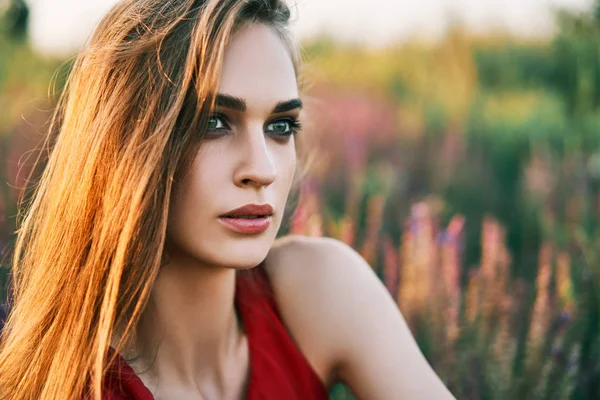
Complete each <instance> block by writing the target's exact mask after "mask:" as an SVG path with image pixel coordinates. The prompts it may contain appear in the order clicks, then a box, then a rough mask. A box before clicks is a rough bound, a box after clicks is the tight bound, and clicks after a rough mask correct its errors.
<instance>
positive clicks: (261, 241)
mask: <svg viewBox="0 0 600 400" xmlns="http://www.w3.org/2000/svg"><path fill="white" fill-rule="evenodd" d="M273 241H274V239H270V238H252V239H251V238H248V239H245V240H227V241H224V242H222V245H221V246H219V249H218V255H215V256H216V257H215V258H216V260H215V261H217V262H216V264H217V265H220V266H223V267H226V268H233V269H250V268H254V267H256V266H257V265H259V264H260V263H261V262H263V261H264V260H265V258H266V257H267V254H268V253H269V250H271V246H272V245H273Z"/></svg>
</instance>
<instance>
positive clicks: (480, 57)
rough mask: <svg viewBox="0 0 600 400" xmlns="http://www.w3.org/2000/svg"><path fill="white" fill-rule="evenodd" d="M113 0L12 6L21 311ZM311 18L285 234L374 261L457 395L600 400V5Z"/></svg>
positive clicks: (355, 8) (2, 88)
mask: <svg viewBox="0 0 600 400" xmlns="http://www.w3.org/2000/svg"><path fill="white" fill-rule="evenodd" d="M53 1H54V4H53ZM111 3H114V1H111V0H104V1H100V0H98V1H96V2H94V1H89V2H87V1H86V2H81V1H79V2H75V1H70V2H69V1H68V0H43V1H41V0H39V1H37V2H35V1H33V0H32V1H31V2H30V3H29V4H26V3H25V2H23V1H22V0H0V251H1V252H2V255H3V258H2V260H3V261H2V262H3V264H2V267H1V268H0V287H1V288H2V291H1V293H0V295H1V296H2V297H3V298H5V297H6V279H7V276H8V272H9V269H8V265H9V256H10V250H11V247H12V245H13V243H14V231H15V229H16V226H15V221H16V215H17V208H16V203H17V199H18V197H19V195H20V193H22V191H23V189H24V188H25V187H26V186H27V185H28V183H27V182H26V178H27V176H28V174H29V171H30V170H31V167H32V165H33V161H34V158H35V154H36V152H35V151H33V149H35V148H36V146H37V145H38V144H39V142H40V140H41V139H42V138H43V135H44V134H45V128H47V121H48V118H49V115H50V112H51V111H52V108H53V106H54V102H55V99H56V96H55V94H56V93H57V92H58V91H59V90H60V87H61V85H62V84H63V83H64V80H65V78H66V75H67V73H68V70H69V66H70V63H71V62H72V60H73V59H72V57H73V54H74V52H76V51H77V49H78V46H81V45H82V43H83V41H84V40H85V37H86V36H87V35H88V34H89V31H90V30H91V29H92V27H93V23H94V22H95V21H97V19H98V18H100V16H101V13H102V12H103V11H104V10H105V9H106V8H107V7H108V6H110V4H111ZM78 7H79V8H78ZM85 7H87V8H85ZM294 10H295V14H296V17H297V21H296V26H295V29H296V30H297V33H298V35H299V37H300V38H301V39H302V43H303V53H304V56H305V59H306V61H307V63H306V67H305V70H304V71H303V76H304V81H305V83H306V85H305V87H306V99H307V103H308V107H307V113H308V115H309V117H310V121H309V123H308V124H306V125H307V128H306V129H305V132H303V133H302V134H303V135H306V140H308V141H310V142H311V145H312V146H313V153H312V155H313V157H312V159H313V163H311V164H310V167H311V168H310V172H309V174H308V176H307V178H306V180H305V182H304V185H303V186H302V188H301V190H300V193H299V196H297V197H298V198H297V199H296V200H295V203H294V204H297V208H296V210H295V212H294V213H293V215H292V217H291V218H290V220H289V223H287V224H285V226H284V227H283V229H282V234H285V233H289V232H292V233H300V234H305V235H311V236H320V235H326V236H332V237H335V238H338V239H340V240H342V241H344V242H346V243H348V244H349V245H351V246H352V247H354V248H355V249H357V250H358V251H359V252H360V253H361V254H362V256H363V257H364V258H365V259H366V260H367V261H368V262H369V263H370V265H371V266H372V267H373V269H374V270H375V271H376V273H377V274H378V276H380V278H381V280H382V281H383V282H384V284H385V286H386V287H387V289H388V290H389V292H390V294H391V295H392V296H393V297H394V299H396V300H397V303H398V306H399V307H400V309H401V310H402V312H403V314H404V316H405V317H406V319H407V321H408V322H409V324H410V327H411V329H412V332H413V333H414V335H415V337H416V339H417V341H418V343H419V345H420V347H421V349H422V351H423V352H424V354H425V355H426V357H427V359H428V360H429V362H430V363H431V365H432V366H433V367H434V369H435V370H436V371H437V373H438V374H439V375H440V377H441V378H442V379H443V381H444V382H445V383H446V385H447V386H448V387H449V388H450V390H451V391H452V392H453V393H454V395H455V396H456V397H457V398H458V399H577V400H580V399H581V400H583V399H590V400H591V399H598V398H600V297H599V294H598V283H600V265H599V262H600V248H599V245H600V230H599V228H598V227H599V222H600V1H594V0H590V1H575V0H573V1H570V2H569V1H567V0H564V1H562V2H558V1H554V2H551V1H543V0H538V1H521V2H518V1H512V0H503V1H493V0H489V1H484V0H479V1H470V0H460V1H459V0H456V1H449V0H421V1H420V2H409V1H386V0H378V1H369V2H367V1H345V2H342V1H336V0H318V1H317V0H301V1H299V2H298V3H297V4H296V5H295V7H294ZM357 295H360V293H357ZM331 397H332V399H338V400H341V399H351V398H353V397H352V395H351V393H350V392H349V391H348V390H347V388H345V387H344V386H343V385H338V386H336V387H335V388H334V389H333V391H332V394H331Z"/></svg>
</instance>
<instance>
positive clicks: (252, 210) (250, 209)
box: [220, 204, 273, 218]
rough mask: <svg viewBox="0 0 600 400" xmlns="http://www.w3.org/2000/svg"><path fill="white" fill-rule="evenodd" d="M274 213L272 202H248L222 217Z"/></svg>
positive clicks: (269, 214)
mask: <svg viewBox="0 0 600 400" xmlns="http://www.w3.org/2000/svg"><path fill="white" fill-rule="evenodd" d="M271 215H273V206H271V205H270V204H261V205H258V204H246V205H245V206H242V207H239V208H236V209H235V210H231V211H228V212H226V213H225V214H223V215H221V216H220V217H221V218H223V217H262V216H271Z"/></svg>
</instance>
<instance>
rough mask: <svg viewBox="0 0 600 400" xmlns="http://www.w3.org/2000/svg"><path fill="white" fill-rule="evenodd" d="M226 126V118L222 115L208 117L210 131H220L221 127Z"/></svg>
mask: <svg viewBox="0 0 600 400" xmlns="http://www.w3.org/2000/svg"><path fill="white" fill-rule="evenodd" d="M226 127H227V126H226V124H225V120H224V118H223V117H221V116H218V115H213V116H212V117H210V118H209V119H208V127H207V128H208V130H209V131H218V130H220V129H225V128H226Z"/></svg>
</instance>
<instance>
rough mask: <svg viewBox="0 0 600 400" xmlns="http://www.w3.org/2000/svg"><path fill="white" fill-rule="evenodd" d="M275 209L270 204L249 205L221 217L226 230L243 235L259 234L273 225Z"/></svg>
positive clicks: (220, 220)
mask: <svg viewBox="0 0 600 400" xmlns="http://www.w3.org/2000/svg"><path fill="white" fill-rule="evenodd" d="M272 216H273V207H272V206H271V205H270V204H265V205H255V204H248V205H245V206H243V207H240V208H236V209H235V210H231V211H229V212H228V213H226V214H223V215H221V216H219V222H221V224H223V225H224V226H225V227H226V228H228V229H230V230H232V231H234V232H236V233H242V234H249V235H251V234H259V233H263V232H264V231H266V230H267V229H268V228H269V226H270V225H271V221H272Z"/></svg>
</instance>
